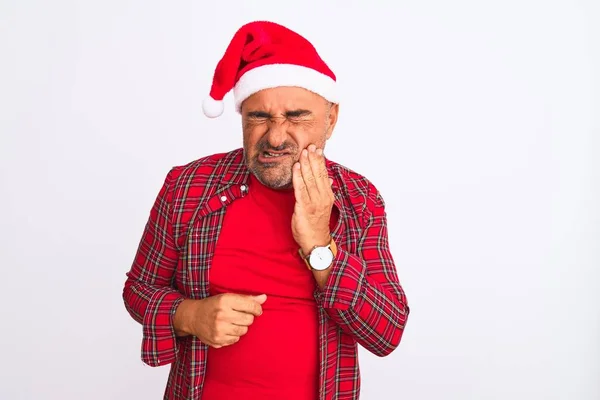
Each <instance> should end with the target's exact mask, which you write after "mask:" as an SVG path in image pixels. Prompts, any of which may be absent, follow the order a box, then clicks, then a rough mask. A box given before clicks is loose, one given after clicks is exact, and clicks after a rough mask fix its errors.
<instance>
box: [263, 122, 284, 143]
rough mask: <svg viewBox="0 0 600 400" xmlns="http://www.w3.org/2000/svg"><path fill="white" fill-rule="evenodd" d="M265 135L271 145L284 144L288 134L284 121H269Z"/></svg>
mask: <svg viewBox="0 0 600 400" xmlns="http://www.w3.org/2000/svg"><path fill="white" fill-rule="evenodd" d="M266 135H267V140H268V141H269V145H271V146H272V147H274V148H277V147H279V146H281V145H282V144H284V143H285V141H286V139H287V136H288V134H287V132H286V124H285V122H284V121H278V120H273V121H271V122H270V123H269V130H268V131H267V133H266Z"/></svg>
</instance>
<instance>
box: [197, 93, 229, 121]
mask: <svg viewBox="0 0 600 400" xmlns="http://www.w3.org/2000/svg"><path fill="white" fill-rule="evenodd" d="M224 109H225V105H224V104H223V102H222V101H220V100H215V99H213V98H212V97H207V98H206V99H204V101H203V102H202V111H204V115H206V116H207V117H208V118H216V117H218V116H220V115H221V114H223V110H224Z"/></svg>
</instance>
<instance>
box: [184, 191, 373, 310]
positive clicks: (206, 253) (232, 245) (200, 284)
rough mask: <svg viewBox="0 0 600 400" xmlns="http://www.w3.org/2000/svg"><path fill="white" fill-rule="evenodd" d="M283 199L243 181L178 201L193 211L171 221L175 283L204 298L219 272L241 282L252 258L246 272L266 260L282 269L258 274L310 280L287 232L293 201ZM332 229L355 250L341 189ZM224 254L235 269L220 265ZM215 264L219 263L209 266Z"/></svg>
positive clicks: (356, 231) (356, 232)
mask: <svg viewBox="0 0 600 400" xmlns="http://www.w3.org/2000/svg"><path fill="white" fill-rule="evenodd" d="M287 200H288V201H283V200H282V199H269V200H267V201H265V199H263V198H260V197H258V198H255V197H253V196H249V194H248V190H247V189H246V188H245V186H244V185H240V186H235V185H234V186H228V187H226V188H223V189H221V190H218V191H216V192H215V193H213V194H212V195H210V196H207V197H206V198H204V199H201V201H199V202H198V203H197V204H195V205H194V206H193V207H189V206H188V207H186V203H185V199H181V200H179V205H180V207H179V208H178V209H179V210H180V211H179V212H181V213H184V212H187V213H189V214H191V215H188V216H186V217H177V216H176V218H175V219H176V220H177V219H180V220H187V221H188V222H187V223H185V224H181V225H178V224H174V230H175V232H174V236H175V239H176V242H177V244H178V252H179V260H178V267H177V270H176V273H175V275H174V280H173V286H174V287H175V288H176V289H177V290H179V291H180V292H181V293H183V294H184V295H186V296H187V297H189V298H192V299H200V298H204V297H207V296H209V295H210V290H211V280H212V279H213V278H214V279H216V283H217V284H218V282H219V280H220V281H221V282H222V281H223V280H224V277H223V276H222V275H221V277H219V274H224V273H225V274H227V275H229V277H227V279H228V281H229V282H233V281H234V280H237V281H238V282H240V283H243V282H244V280H247V279H249V275H248V274H247V273H240V272H241V271H242V268H243V267H244V263H248V262H251V263H252V266H253V267H254V268H250V269H245V271H246V272H252V273H253V274H254V273H255V272H257V271H256V268H258V267H259V266H260V265H261V262H264V261H265V260H266V261H267V263H268V264H269V265H270V266H271V268H273V266H277V267H278V268H281V271H274V272H273V270H270V269H264V268H263V269H259V271H258V272H259V274H260V273H263V274H264V273H268V275H269V278H270V279H276V278H277V276H278V275H281V274H280V272H286V273H287V274H288V275H287V276H288V277H293V279H292V282H295V283H297V284H300V283H304V284H306V282H312V281H311V279H312V276H311V275H310V271H308V269H307V268H306V266H305V264H304V262H303V261H302V260H301V259H300V258H299V257H298V253H297V245H296V244H295V241H294V239H293V235H292V231H291V218H292V214H293V209H294V202H293V201H290V199H287ZM330 230H331V232H332V236H333V238H334V240H335V241H336V243H337V244H338V247H342V248H345V249H346V250H348V251H355V250H356V246H357V244H358V240H359V237H360V233H361V229H360V224H359V221H358V220H357V219H356V217H354V213H352V211H351V210H350V209H349V205H348V204H345V202H344V198H343V196H342V195H341V194H337V195H336V205H335V206H334V210H333V212H332V218H331V221H330ZM244 251H245V252H246V254H245V257H242V255H243V252H244ZM215 255H216V257H215ZM223 257H225V258H223ZM225 259H229V260H232V259H235V260H236V261H235V262H236V268H237V269H236V268H234V269H231V270H228V271H226V270H223V269H222V268H220V267H219V265H222V264H221V263H222V262H223V261H225ZM214 265H216V266H217V267H218V268H214V269H212V267H213V266H214ZM234 274H235V275H234ZM305 287H307V286H306V285H305ZM213 289H214V288H213ZM307 293H308V292H304V293H302V294H300V296H306V295H307Z"/></svg>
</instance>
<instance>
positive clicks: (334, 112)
mask: <svg viewBox="0 0 600 400" xmlns="http://www.w3.org/2000/svg"><path fill="white" fill-rule="evenodd" d="M330 107H331V109H330V110H329V117H328V118H329V124H328V128H327V134H326V136H325V137H326V138H327V140H329V138H330V137H331V135H333V129H334V128H335V124H336V123H337V120H338V114H339V112H340V105H339V104H332V105H331V106H330Z"/></svg>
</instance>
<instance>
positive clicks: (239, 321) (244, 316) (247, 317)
mask: <svg viewBox="0 0 600 400" xmlns="http://www.w3.org/2000/svg"><path fill="white" fill-rule="evenodd" d="M232 313H233V314H232V315H231V319H230V320H229V322H231V323H232V324H234V325H239V326H250V325H252V324H253V323H254V315H252V314H249V313H245V312H239V311H232Z"/></svg>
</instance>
